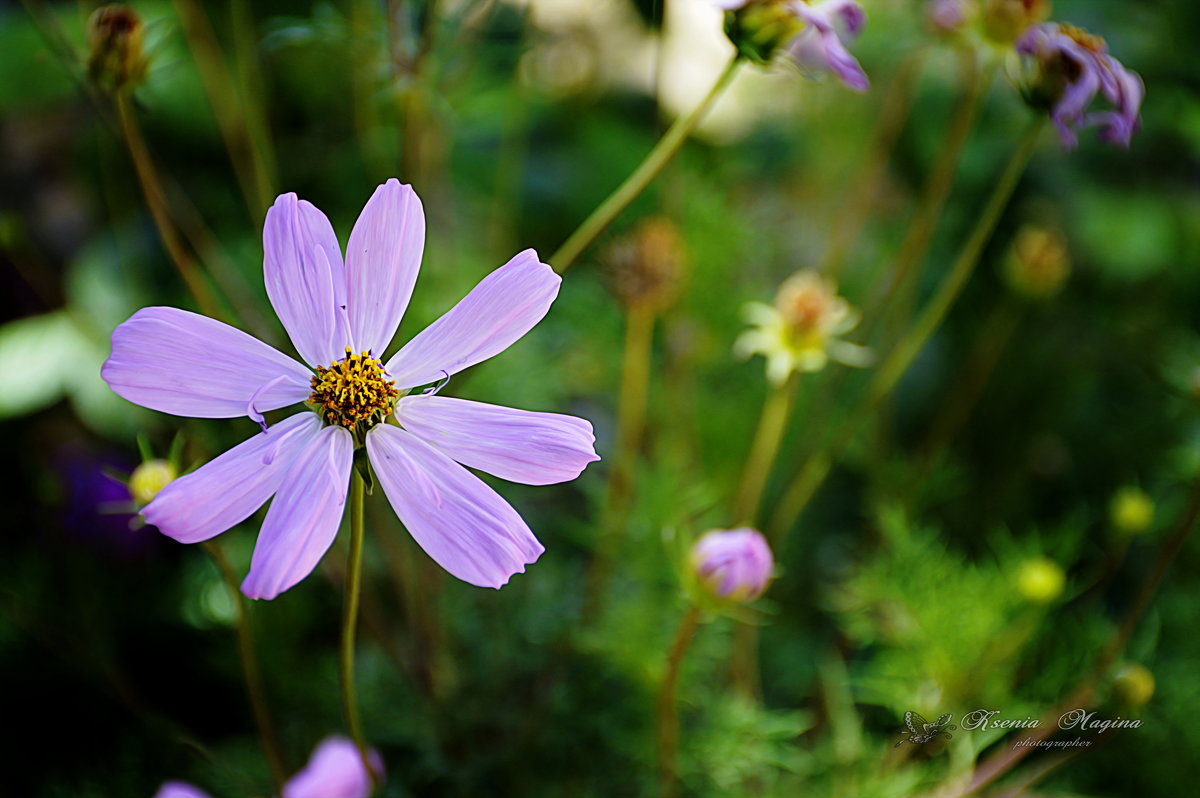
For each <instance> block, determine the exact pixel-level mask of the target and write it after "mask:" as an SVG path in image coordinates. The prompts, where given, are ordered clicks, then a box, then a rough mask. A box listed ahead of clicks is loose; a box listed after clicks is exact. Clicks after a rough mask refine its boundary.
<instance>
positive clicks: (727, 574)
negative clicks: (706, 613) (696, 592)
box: [691, 528, 775, 602]
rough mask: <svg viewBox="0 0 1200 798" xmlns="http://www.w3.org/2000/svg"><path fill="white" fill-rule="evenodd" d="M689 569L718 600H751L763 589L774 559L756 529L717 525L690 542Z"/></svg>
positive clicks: (768, 578) (764, 540)
mask: <svg viewBox="0 0 1200 798" xmlns="http://www.w3.org/2000/svg"><path fill="white" fill-rule="evenodd" d="M691 559H692V571H693V573H695V574H696V576H697V577H698V581H699V583H700V585H701V586H702V587H703V588H704V589H705V590H706V591H707V592H708V593H710V594H711V595H712V596H713V597H714V598H717V599H720V600H722V601H738V602H745V601H753V600H754V599H756V598H758V597H759V596H761V595H762V594H763V591H764V590H766V589H767V582H769V581H770V580H771V571H772V570H774V568H775V559H774V558H773V557H772V556H771V547H770V546H768V545H767V539H766V538H764V537H763V535H762V533H761V532H759V531H758V530H757V529H749V528H742V529H718V530H716V531H713V532H709V533H707V534H706V535H704V536H703V537H701V538H700V539H699V540H697V541H696V543H695V544H694V545H693V546H692V557H691Z"/></svg>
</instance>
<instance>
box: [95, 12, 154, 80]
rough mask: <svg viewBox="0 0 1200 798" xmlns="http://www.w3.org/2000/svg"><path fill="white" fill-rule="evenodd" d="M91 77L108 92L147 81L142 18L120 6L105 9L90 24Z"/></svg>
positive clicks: (96, 13)
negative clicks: (143, 80) (144, 79)
mask: <svg viewBox="0 0 1200 798" xmlns="http://www.w3.org/2000/svg"><path fill="white" fill-rule="evenodd" d="M87 38H88V48H89V52H88V76H89V77H90V78H91V79H92V80H93V81H94V82H95V83H96V85H98V86H100V88H102V89H104V90H105V91H117V90H119V89H123V88H125V87H127V86H133V85H135V84H137V83H140V82H141V81H142V79H143V78H145V77H146V66H147V61H146V57H145V55H144V54H143V52H142V18H141V17H139V16H138V14H137V12H136V11H134V10H133V9H132V8H130V7H129V6H126V5H122V4H120V3H114V4H113V5H107V6H101V7H100V8H98V9H96V10H95V11H94V12H92V16H91V17H89V18H88V24H87Z"/></svg>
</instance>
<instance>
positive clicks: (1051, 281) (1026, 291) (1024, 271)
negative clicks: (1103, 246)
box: [1004, 225, 1071, 299]
mask: <svg viewBox="0 0 1200 798" xmlns="http://www.w3.org/2000/svg"><path fill="white" fill-rule="evenodd" d="M1070 274H1071V259H1070V256H1069V255H1068V253H1067V241H1066V238H1064V237H1063V235H1062V233H1061V232H1059V231H1058V230H1055V229H1053V228H1046V227H1036V226H1033V225H1026V226H1025V227H1023V228H1021V230H1020V232H1018V233H1017V237H1016V240H1014V241H1013V245H1012V249H1010V250H1009V253H1008V257H1007V258H1006V259H1005V262H1004V276H1005V278H1006V279H1007V280H1008V285H1009V287H1010V288H1011V289H1012V290H1013V291H1015V292H1016V293H1018V294H1020V295H1021V296H1023V297H1025V298H1026V299H1049V298H1050V297H1052V296H1054V295H1055V294H1057V293H1058V292H1059V290H1060V289H1061V288H1062V286H1063V283H1065V282H1066V281H1067V277H1068V276H1069V275H1070Z"/></svg>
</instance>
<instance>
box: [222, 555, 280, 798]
mask: <svg viewBox="0 0 1200 798" xmlns="http://www.w3.org/2000/svg"><path fill="white" fill-rule="evenodd" d="M203 545H204V550H205V551H206V552H208V556H209V557H211V558H212V561H213V563H215V564H216V566H217V570H218V571H220V572H221V578H222V579H223V580H224V582H225V586H226V588H228V590H229V598H230V600H232V601H233V604H234V606H235V607H237V638H238V655H239V657H240V658H241V662H242V678H243V679H244V680H245V683H246V693H247V695H248V696H249V698H250V708H251V710H252V711H253V712H254V724H255V725H256V726H257V727H258V737H259V740H260V741H261V742H262V747H263V755H264V756H265V757H266V759H267V767H268V769H269V770H270V771H271V782H272V783H273V784H274V786H275V793H276V794H277V795H281V794H282V793H283V785H284V782H285V781H286V779H287V766H286V764H285V762H284V759H283V754H282V750H283V749H282V748H281V747H280V745H279V737H278V735H276V733H275V726H274V724H273V723H272V722H271V712H270V710H269V709H268V707H267V694H266V690H265V689H264V687H263V680H262V670H261V668H260V667H259V664H258V656H257V654H256V653H255V647H254V630H253V627H252V626H251V625H250V614H249V612H247V610H246V599H245V597H244V596H242V591H241V589H240V588H239V586H238V580H237V576H236V575H235V574H234V573H233V569H232V568H231V567H230V566H229V561H228V560H227V559H225V552H223V551H222V550H221V546H220V545H219V544H218V543H217V542H216V541H213V540H209V541H205V542H204V544H203Z"/></svg>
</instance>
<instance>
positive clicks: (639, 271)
mask: <svg viewBox="0 0 1200 798" xmlns="http://www.w3.org/2000/svg"><path fill="white" fill-rule="evenodd" d="M604 261H605V265H606V266H607V267H608V272H609V275H610V278H611V284H612V289H613V293H614V294H616V295H617V298H618V299H619V300H621V302H622V304H624V305H625V306H626V307H633V306H643V307H649V308H651V309H652V310H654V311H661V310H664V309H666V308H667V307H669V306H670V305H671V303H672V302H674V301H675V297H676V296H677V295H678V294H679V287H680V285H681V283H682V282H683V276H684V271H685V269H686V267H687V251H686V247H685V245H684V241H683V236H681V235H680V233H679V228H678V227H676V226H675V223H674V222H672V221H671V220H670V219H667V218H666V217H664V216H654V217H651V218H649V219H645V220H644V221H642V222H640V223H639V224H638V225H637V226H636V227H635V228H634V229H633V230H632V231H631V232H630V233H629V234H628V235H625V236H623V237H622V238H620V239H618V240H617V241H615V242H614V243H613V244H612V246H610V247H609V248H608V251H607V252H606V253H605V258H604Z"/></svg>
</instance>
